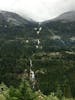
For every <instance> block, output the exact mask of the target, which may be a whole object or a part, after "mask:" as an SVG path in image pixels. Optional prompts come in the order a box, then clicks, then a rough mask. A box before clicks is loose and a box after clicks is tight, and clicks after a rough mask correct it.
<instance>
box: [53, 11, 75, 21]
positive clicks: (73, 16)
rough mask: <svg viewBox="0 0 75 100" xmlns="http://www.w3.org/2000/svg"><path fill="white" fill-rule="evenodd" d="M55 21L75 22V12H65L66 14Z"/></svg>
mask: <svg viewBox="0 0 75 100" xmlns="http://www.w3.org/2000/svg"><path fill="white" fill-rule="evenodd" d="M54 20H56V21H58V20H60V21H66V22H73V21H75V11H69V12H65V13H63V14H61V15H60V16H58V17H57V18H55V19H54Z"/></svg>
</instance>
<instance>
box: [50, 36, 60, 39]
mask: <svg viewBox="0 0 75 100" xmlns="http://www.w3.org/2000/svg"><path fill="white" fill-rule="evenodd" d="M51 39H53V40H61V37H60V36H58V35H54V36H52V37H51Z"/></svg>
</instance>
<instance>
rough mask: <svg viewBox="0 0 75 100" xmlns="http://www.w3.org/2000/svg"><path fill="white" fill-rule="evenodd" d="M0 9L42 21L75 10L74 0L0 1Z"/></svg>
mask: <svg viewBox="0 0 75 100" xmlns="http://www.w3.org/2000/svg"><path fill="white" fill-rule="evenodd" d="M0 9H1V10H8V11H13V12H14V11H15V12H18V13H21V14H22V15H26V16H28V17H31V18H33V19H34V20H36V21H44V20H48V19H51V18H54V17H56V16H58V15H59V14H61V13H63V12H66V11H69V10H75V0H0Z"/></svg>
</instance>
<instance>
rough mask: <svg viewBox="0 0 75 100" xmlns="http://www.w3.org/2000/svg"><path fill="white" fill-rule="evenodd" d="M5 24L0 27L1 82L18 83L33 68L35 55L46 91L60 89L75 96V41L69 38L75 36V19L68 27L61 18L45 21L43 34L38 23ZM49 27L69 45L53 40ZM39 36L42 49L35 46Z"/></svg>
mask: <svg viewBox="0 0 75 100" xmlns="http://www.w3.org/2000/svg"><path fill="white" fill-rule="evenodd" d="M5 24H6V23H3V26H1V27H0V82H4V83H5V84H6V85H7V86H10V85H12V86H13V88H14V87H18V86H19V84H20V81H21V77H22V74H23V72H24V70H25V69H27V70H28V71H29V58H31V59H32V61H33V67H32V69H33V70H34V72H35V75H36V81H37V88H39V89H40V90H41V91H42V93H43V94H44V95H49V94H50V93H51V92H54V93H57V89H60V90H61V91H62V95H65V96H66V97H73V96H75V42H73V41H69V40H68V37H70V36H74V32H75V28H74V26H75V23H69V24H67V23H66V27H65V23H60V22H58V23H57V22H56V23H51V24H48V25H46V26H45V25H43V30H42V31H41V34H40V36H37V34H36V32H35V31H34V25H27V26H15V27H14V26H10V25H8V27H7V28H4V25H5ZM35 26H36V25H35ZM59 26H60V27H59ZM37 27H38V26H37ZM68 27H69V28H68ZM48 28H49V29H50V30H51V31H52V32H54V33H55V34H56V35H61V36H62V38H63V39H64V41H65V43H66V46H64V45H63V44H62V43H61V41H60V40H51V39H50V37H51V35H52V34H51V33H50V32H48ZM67 34H68V35H67ZM37 38H39V39H40V40H41V44H40V48H39V49H36V48H35V45H37V42H36V41H35V39H37ZM26 40H29V42H28V43H26ZM67 44H68V45H67ZM11 91H12V90H11ZM15 91H16V90H15ZM30 91H32V90H30ZM28 95H29V94H28Z"/></svg>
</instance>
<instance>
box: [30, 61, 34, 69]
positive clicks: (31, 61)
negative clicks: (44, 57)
mask: <svg viewBox="0 0 75 100" xmlns="http://www.w3.org/2000/svg"><path fill="white" fill-rule="evenodd" d="M32 66H33V64H32V60H31V59H30V68H31V67H32Z"/></svg>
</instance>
